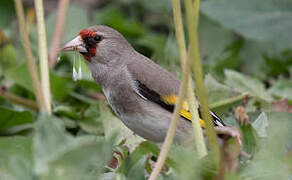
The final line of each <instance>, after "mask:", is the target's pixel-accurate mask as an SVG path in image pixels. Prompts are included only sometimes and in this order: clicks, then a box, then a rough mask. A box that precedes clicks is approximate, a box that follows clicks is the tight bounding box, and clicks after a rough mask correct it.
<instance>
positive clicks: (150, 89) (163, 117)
mask: <svg viewBox="0 0 292 180" xmlns="http://www.w3.org/2000/svg"><path fill="white" fill-rule="evenodd" d="M62 51H77V52H79V53H80V54H81V55H82V56H83V57H84V59H85V60H87V61H88V64H89V66H90V70H91V74H92V77H93V79H94V80H95V81H96V82H97V83H98V84H99V86H100V87H101V88H102V91H103V93H104V95H105V97H106V99H107V102H108V104H109V105H110V106H111V108H112V109H113V111H114V112H115V114H116V116H117V117H118V118H119V119H120V120H121V121H122V122H123V123H124V124H125V125H126V126H127V127H128V128H129V129H130V130H132V131H133V132H134V133H135V134H137V135H139V136H141V137H143V138H144V139H147V140H150V141H152V142H157V143H160V142H163V141H164V139H165V136H166V134H167V130H168V127H169V124H170V122H171V118H172V113H173V111H174V107H175V104H176V101H177V99H178V93H179V89H180V85H181V81H180V80H179V79H178V78H177V77H176V76H175V75H173V74H172V73H171V72H169V71H167V70H166V69H165V68H163V67H162V66H160V65H158V64H157V63H155V62H154V61H152V60H151V59H149V58H148V57H146V56H144V55H142V54H140V53H139V52H137V51H136V50H135V49H134V48H133V47H132V46H131V44H130V43H129V42H128V41H127V40H126V38H125V37H124V36H123V35H122V34H121V33H119V32H118V31H117V30H115V29H113V28H111V27H108V26H104V25H95V26H90V27H88V28H85V29H82V30H81V31H80V32H79V33H78V35H77V36H76V37H75V38H73V39H72V40H71V41H69V42H67V43H65V45H64V46H63V47H62ZM190 108H191V107H189V106H188V103H187V102H183V108H182V110H181V112H180V119H179V123H178V126H177V129H176V133H175V141H176V142H182V141H184V140H185V139H186V138H187V137H190V136H191V134H192V125H191V115H190V111H189V109H190ZM192 108H198V110H199V114H200V116H201V113H200V107H199V104H197V107H192ZM210 114H211V116H212V117H213V122H214V125H215V126H225V124H224V122H223V121H222V120H221V119H220V118H219V117H218V116H217V115H216V114H215V113H214V112H213V111H210ZM200 125H201V126H202V128H205V123H204V121H203V120H202V119H201V117H200Z"/></svg>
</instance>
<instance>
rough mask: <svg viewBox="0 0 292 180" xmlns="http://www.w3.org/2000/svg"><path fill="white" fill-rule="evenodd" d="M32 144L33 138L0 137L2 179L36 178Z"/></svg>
mask: <svg viewBox="0 0 292 180" xmlns="http://www.w3.org/2000/svg"><path fill="white" fill-rule="evenodd" d="M31 145H32V141H31V139H29V138H25V137H18V136H12V137H1V138H0V147H1V148H0V159H1V160H0V179H3V180H5V179H9V180H18V179H23V180H31V179H34V178H33V171H32V169H33V161H32V159H33V158H32V148H31V147H32V146H31Z"/></svg>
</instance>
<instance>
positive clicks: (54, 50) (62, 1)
mask: <svg viewBox="0 0 292 180" xmlns="http://www.w3.org/2000/svg"><path fill="white" fill-rule="evenodd" d="M68 4H69V0H59V4H58V16H57V23H56V27H55V32H54V35H53V40H52V44H51V47H50V54H49V55H50V56H49V58H50V59H49V63H50V67H54V65H55V64H56V58H57V54H58V49H59V46H60V43H61V40H62V34H63V30H64V25H65V21H66V14H67V9H68Z"/></svg>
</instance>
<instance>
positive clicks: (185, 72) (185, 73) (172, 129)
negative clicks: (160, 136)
mask: <svg viewBox="0 0 292 180" xmlns="http://www.w3.org/2000/svg"><path fill="white" fill-rule="evenodd" d="M189 54H190V53H189ZM190 66H191V59H190V58H189V56H188V58H187V61H186V62H185V63H184V68H183V69H182V70H183V77H182V84H181V87H180V91H179V95H178V101H177V103H176V106H175V108H174V112H173V116H172V120H171V123H170V126H169V128H168V131H167V135H166V138H165V140H164V142H163V145H162V148H161V151H160V154H159V157H158V160H157V163H156V166H155V168H154V169H153V171H152V173H151V175H150V178H149V180H156V179H157V177H158V175H159V173H160V171H161V169H162V167H163V164H164V162H165V160H166V157H167V154H168V151H169V149H170V146H171V144H172V142H173V138H174V135H175V130H176V126H177V123H178V120H179V117H180V115H179V113H180V111H181V109H182V104H183V101H184V98H185V94H186V90H187V87H188V79H189V78H188V77H189V75H190Z"/></svg>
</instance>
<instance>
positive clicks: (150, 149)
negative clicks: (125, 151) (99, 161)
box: [118, 141, 159, 179]
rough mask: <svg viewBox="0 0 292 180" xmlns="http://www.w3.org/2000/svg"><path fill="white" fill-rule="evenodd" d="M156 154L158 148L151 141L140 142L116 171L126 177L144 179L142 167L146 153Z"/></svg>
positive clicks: (143, 166) (143, 167)
mask: <svg viewBox="0 0 292 180" xmlns="http://www.w3.org/2000/svg"><path fill="white" fill-rule="evenodd" d="M150 153H152V154H154V155H156V156H157V155H158V153H159V149H158V148H157V146H156V145H155V144H153V143H151V142H148V141H145V142H142V143H141V144H140V145H139V146H138V147H137V148H136V149H135V150H134V151H133V152H132V153H131V154H130V155H129V156H128V157H127V158H126V159H125V160H124V161H123V162H122V164H121V166H120V168H119V170H118V173H120V174H122V175H124V177H125V178H126V179H145V177H144V171H145V170H144V169H145V165H146V160H147V155H148V154H150Z"/></svg>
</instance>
